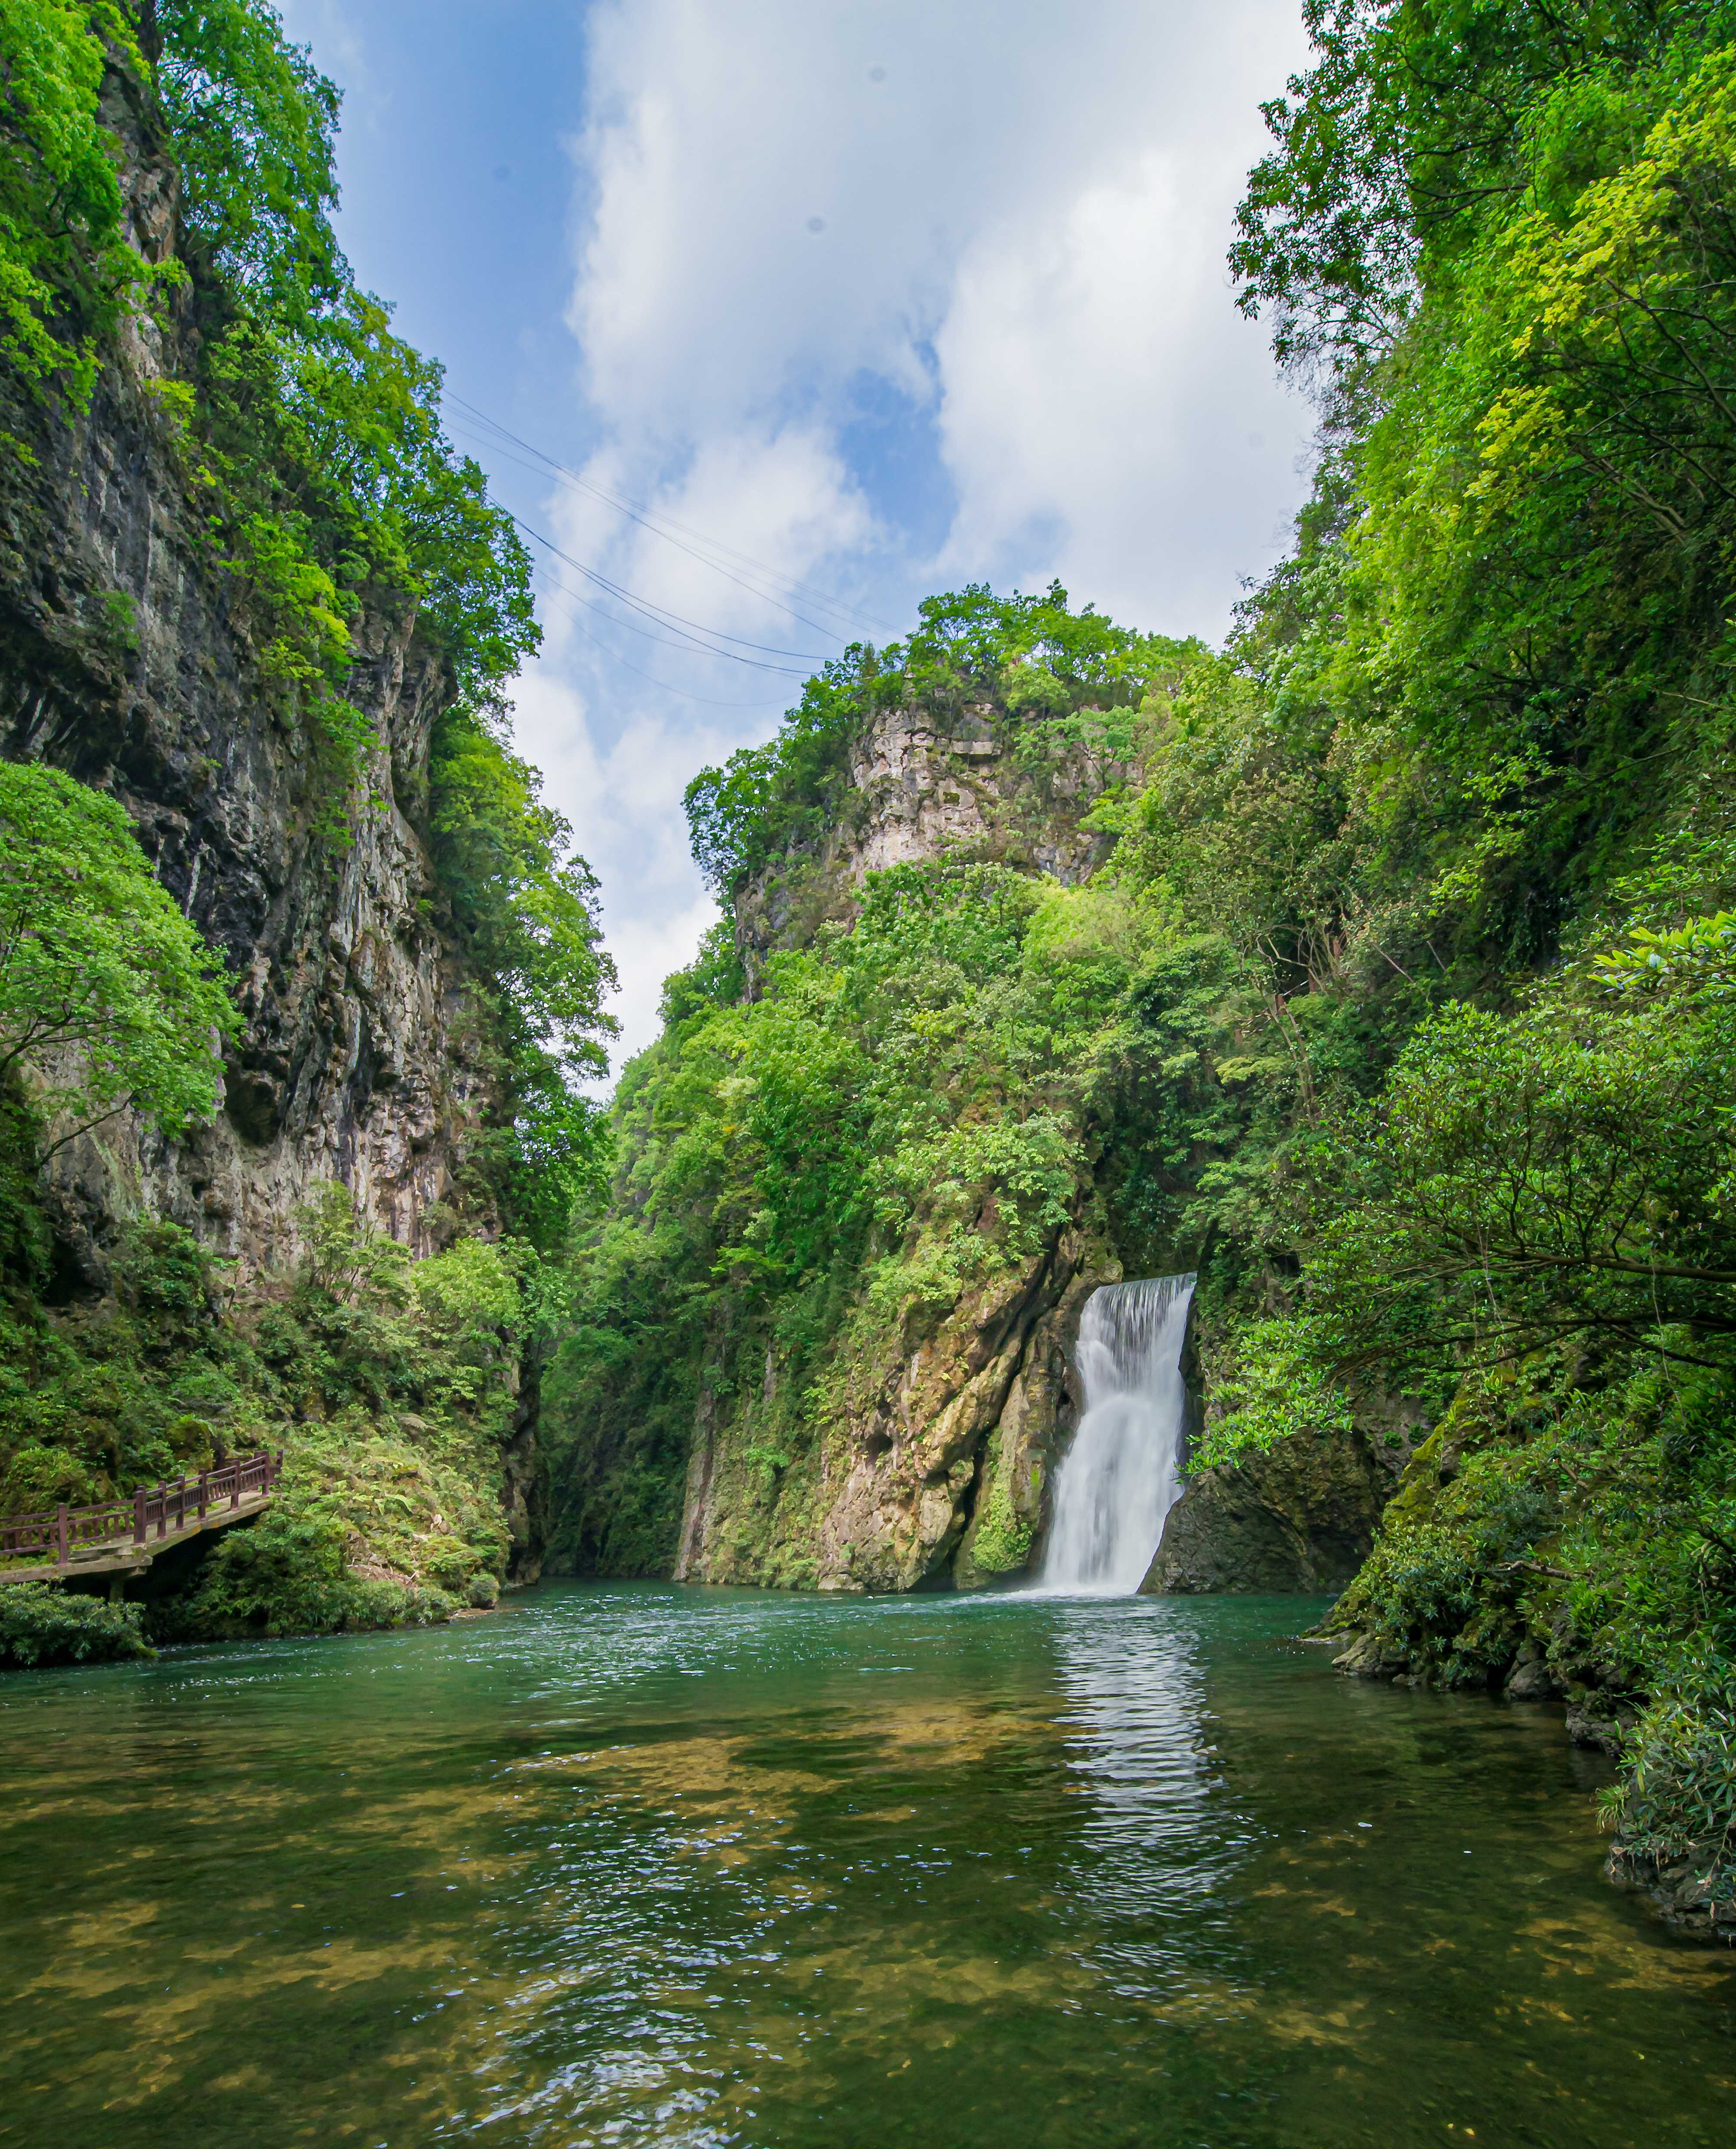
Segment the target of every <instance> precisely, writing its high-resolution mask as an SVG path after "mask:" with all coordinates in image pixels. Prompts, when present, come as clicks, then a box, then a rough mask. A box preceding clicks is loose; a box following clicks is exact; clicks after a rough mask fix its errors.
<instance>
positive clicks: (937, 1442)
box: [675, 1231, 1116, 1590]
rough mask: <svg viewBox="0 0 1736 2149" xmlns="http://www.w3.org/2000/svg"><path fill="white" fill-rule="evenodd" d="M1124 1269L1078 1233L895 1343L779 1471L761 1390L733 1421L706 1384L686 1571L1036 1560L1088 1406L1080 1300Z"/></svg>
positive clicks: (800, 1579) (685, 1531)
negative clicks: (759, 1402) (758, 1405)
mask: <svg viewBox="0 0 1736 2149" xmlns="http://www.w3.org/2000/svg"><path fill="white" fill-rule="evenodd" d="M1115 1277H1116V1271H1115V1266H1114V1263H1113V1258H1112V1257H1111V1256H1109V1255H1108V1253H1107V1251H1106V1250H1105V1249H1104V1248H1103V1247H1102V1246H1100V1245H1099V1244H1098V1243H1097V1242H1096V1241H1091V1240H1088V1239H1086V1238H1084V1237H1083V1236H1081V1235H1079V1233H1076V1232H1074V1231H1062V1232H1061V1233H1059V1236H1058V1237H1057V1239H1056V1241H1055V1242H1054V1245H1053V1246H1051V1247H1050V1249H1049V1251H1047V1252H1046V1253H1045V1254H1044V1255H1042V1256H1039V1258H1037V1259H1036V1260H1034V1261H1031V1262H1030V1263H1029V1264H1028V1265H1027V1266H1025V1267H1024V1269H1022V1270H1019V1271H1013V1272H1011V1273H1009V1274H1008V1275H1006V1276H1000V1277H997V1278H996V1279H995V1280H994V1282H992V1283H991V1284H989V1285H986V1286H984V1287H983V1288H982V1289H981V1290H979V1291H974V1292H972V1293H970V1294H968V1295H967V1296H966V1297H965V1298H964V1299H963V1300H961V1301H959V1305H958V1306H955V1307H954V1309H953V1311H952V1312H951V1313H950V1314H949V1316H947V1318H946V1319H945V1320H944V1321H942V1322H940V1323H939V1324H938V1326H937V1327H936V1328H935V1329H934V1330H933V1332H932V1333H930V1334H928V1335H926V1336H908V1335H905V1336H893V1337H889V1338H888V1339H887V1340H888V1348H887V1349H886V1351H884V1352H883V1355H882V1356H880V1357H879V1358H878V1360H877V1361H875V1362H873V1364H871V1365H867V1366H863V1367H861V1368H860V1369H859V1370H858V1375H857V1377H856V1378H855V1379H854V1380H853V1386H852V1392H851V1396H850V1401H849V1405H848V1408H847V1410H846V1411H845V1412H843V1414H842V1416H841V1417H840V1419H839V1421H838V1422H834V1423H833V1425H831V1426H830V1427H828V1430H827V1432H826V1433H825V1435H824V1437H823V1439H822V1440H821V1441H820V1442H818V1444H817V1446H816V1448H815V1449H814V1451H813V1452H812V1453H811V1454H809V1455H808V1456H804V1457H798V1458H796V1459H794V1461H793V1462H791V1463H790V1464H789V1465H788V1466H787V1467H785V1468H783V1469H782V1470H781V1471H780V1472H777V1475H776V1476H775V1477H773V1476H772V1473H771V1472H770V1471H769V1469H768V1467H767V1465H766V1464H764V1463H763V1462H761V1461H760V1460H759V1459H758V1458H759V1457H760V1455H761V1452H762V1451H760V1450H759V1449H757V1447H755V1445H754V1441H753V1407H752V1402H749V1404H748V1405H747V1408H746V1409H745V1411H743V1412H740V1413H738V1414H737V1416H736V1417H734V1418H733V1419H732V1422H730V1423H729V1424H728V1425H727V1426H720V1424H719V1423H718V1422H717V1416H716V1413H715V1411H714V1410H713V1409H712V1407H710V1406H709V1402H708V1399H707V1398H703V1397H702V1403H701V1409H700V1416H699V1423H698V1426H697V1431H696V1435H695V1439H694V1445H693V1452H692V1460H691V1462H690V1463H689V1466H688V1475H687V1505H686V1512H685V1513H684V1515H683V1517H682V1532H681V1540H680V1552H679V1554H678V1557H677V1565H676V1569H675V1577H676V1579H677V1581H693V1582H714V1583H729V1582H734V1583H752V1582H782V1583H791V1582H793V1583H798V1584H800V1585H802V1586H806V1587H808V1588H820V1589H826V1590H907V1589H915V1588H922V1587H923V1586H924V1585H927V1586H930V1587H933V1586H946V1585H947V1584H948V1583H951V1582H952V1581H954V1579H956V1580H958V1581H959V1582H960V1583H962V1584H964V1586H966V1587H981V1586H983V1585H984V1584H985V1583H991V1582H993V1581H995V1580H996V1579H998V1578H1000V1577H1001V1576H1002V1575H1004V1574H1010V1573H1020V1572H1023V1570H1024V1567H1025V1565H1026V1563H1027V1561H1028V1559H1029V1557H1030V1555H1031V1553H1032V1552H1033V1550H1034V1547H1035V1545H1036V1544H1037V1543H1038V1542H1039V1539H1040V1536H1041V1532H1042V1529H1043V1527H1044V1524H1045V1522H1046V1521H1047V1519H1048V1501H1049V1480H1050V1476H1051V1472H1052V1468H1053V1457H1054V1453H1055V1452H1056V1450H1057V1449H1058V1447H1059V1446H1060V1445H1062V1444H1064V1440H1065V1437H1066V1436H1067V1434H1068V1433H1069V1432H1071V1430H1072V1427H1073V1424H1074V1419H1075V1417H1076V1413H1077V1410H1078V1407H1079V1397H1078V1394H1077V1392H1076V1382H1075V1376H1074V1371H1073V1345H1074V1341H1075V1340H1076V1338H1077V1336H1078V1330H1079V1314H1080V1311H1081V1310H1082V1309H1083V1306H1084V1301H1085V1300H1086V1298H1087V1297H1089V1295H1090V1293H1091V1291H1092V1290H1093V1289H1094V1287H1095V1286H1096V1285H1097V1284H1099V1283H1101V1282H1104V1281H1115ZM770 1377H771V1374H770V1369H769V1367H768V1379H769V1378H770ZM986 1522H994V1525H995V1526H994V1527H993V1528H992V1529H990V1530H989V1531H987V1532H985V1528H984V1525H985V1523H986Z"/></svg>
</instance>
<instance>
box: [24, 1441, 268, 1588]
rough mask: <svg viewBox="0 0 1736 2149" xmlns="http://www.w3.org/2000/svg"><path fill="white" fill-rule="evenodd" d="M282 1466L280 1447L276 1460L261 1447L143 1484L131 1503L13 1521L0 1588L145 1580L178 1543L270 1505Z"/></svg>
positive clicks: (50, 1510) (52, 1512)
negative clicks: (98, 1578)
mask: <svg viewBox="0 0 1736 2149" xmlns="http://www.w3.org/2000/svg"><path fill="white" fill-rule="evenodd" d="M283 1468H284V1457H283V1451H282V1449H281V1448H279V1451H278V1452H277V1453H276V1454H275V1455H273V1454H270V1453H269V1452H267V1451H266V1450H264V1449H263V1448H262V1449H261V1450H260V1451H259V1453H258V1454H257V1455H249V1456H244V1457H241V1458H240V1459H239V1461H237V1462H225V1463H224V1464H223V1465H221V1467H219V1468H218V1469H215V1470H201V1471H200V1472H199V1475H198V1477H182V1478H179V1479H178V1480H177V1481H176V1482H175V1483H174V1484H173V1485H148V1486H147V1485H141V1486H140V1487H139V1488H138V1491H137V1492H134V1494H133V1497H132V1498H131V1499H130V1500H113V1501H110V1502H109V1503H108V1505H107V1506H106V1507H65V1506H61V1507H50V1508H48V1509H47V1510H46V1511H45V1512H43V1513H42V1514H39V1515H14V1516H13V1517H11V1518H10V1519H9V1520H8V1521H5V1522H0V1582H56V1581H61V1582H64V1581H66V1580H68V1579H69V1578H72V1577H74V1576H78V1575H86V1574H143V1572H144V1570H145V1569H146V1568H148V1566H149V1565H150V1563H151V1562H152V1561H153V1559H154V1558H156V1557H157V1555H158V1553H160V1552H165V1551H167V1550H168V1548H169V1546H170V1545H171V1544H180V1543H185V1541H186V1540H187V1539H188V1538H194V1537H198V1536H199V1534H200V1533H201V1532H203V1531H207V1530H223V1529H227V1528H228V1527H229V1525H230V1523H231V1522H247V1521H249V1520H250V1519H251V1518H252V1517H254V1515H257V1514H258V1513H259V1511H260V1510H261V1509H262V1508H264V1507H269V1506H270V1504H271V1502H272V1497H273V1495H274V1492H275V1491H276V1487H277V1482H278V1480H279V1477H281V1476H282V1475H283ZM33 1555H34V1557H33ZM15 1563H17V1564H15Z"/></svg>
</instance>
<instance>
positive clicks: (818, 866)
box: [735, 698, 1138, 983]
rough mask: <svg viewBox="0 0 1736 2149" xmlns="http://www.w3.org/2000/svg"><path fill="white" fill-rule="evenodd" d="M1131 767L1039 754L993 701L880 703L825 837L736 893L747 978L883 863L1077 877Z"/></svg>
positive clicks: (1093, 852) (1101, 841) (841, 907)
mask: <svg viewBox="0 0 1736 2149" xmlns="http://www.w3.org/2000/svg"><path fill="white" fill-rule="evenodd" d="M1137 775H1138V771H1137V769H1136V768H1135V767H1132V766H1131V765H1124V764H1121V763H1119V762H1110V763H1105V762H1098V761H1095V760H1094V759H1093V758H1092V757H1089V756H1088V755H1086V754H1085V753H1084V752H1080V751H1079V749H1078V748H1076V747H1062V746H1059V745H1058V746H1057V747H1055V748H1054V750H1053V751H1045V752H1041V753H1035V752H1032V751H1031V749H1030V735H1029V732H1026V731H1023V730H1022V729H1021V727H1020V726H1019V723H1018V722H1017V720H1016V718H1014V717H1009V714H1008V712H1006V711H1005V710H1004V709H1003V708H1001V707H999V706H997V705H996V704H995V703H994V702H973V703H970V704H969V705H967V706H966V707H964V709H962V710H960V711H959V712H956V713H949V712H944V711H942V710H937V709H935V708H933V707H928V706H927V705H926V704H924V703H923V702H920V701H918V700H916V699H913V698H911V699H906V700H905V701H903V702H899V703H898V704H897V705H896V706H895V707H892V708H888V709H880V710H877V711H876V712H874V714H873V717H871V718H870V720H869V721H868V723H867V724H866V725H864V727H863V730H862V732H861V733H860V735H859V736H858V737H857V739H856V740H855V741H854V742H853V746H852V748H851V752H850V757H849V782H848V790H847V791H846V793H845V794H844V798H843V803H842V806H841V808H840V809H839V811H838V813H837V814H836V815H835V817H834V818H833V822H832V825H831V826H830V828H828V831H827V833H826V835H825V837H824V838H823V840H822V841H820V842H819V843H817V844H816V845H814V846H813V848H808V849H801V850H796V851H793V852H792V853H790V854H789V855H788V856H787V857H785V858H780V859H778V860H777V863H775V864H774V865H772V867H770V868H767V870H766V871H765V872H764V873H761V874H760V875H759V876H758V877H757V878H756V879H755V880H754V881H753V882H752V883H751V884H750V885H749V886H748V887H747V888H744V889H743V890H742V892H741V893H739V894H738V895H737V898H736V899H735V920H736V944H737V949H738V951H739V952H740V954H741V956H742V963H743V965H744V967H745V969H746V970H747V975H748V978H749V980H750V983H752V981H754V980H756V979H757V976H758V974H759V972H760V969H761V968H762V965H763V963H764V960H765V957H766V955H767V954H768V953H769V952H770V951H771V950H772V949H777V948H782V947H791V946H796V945H799V944H802V943H803V942H804V941H807V940H808V939H812V938H813V934H815V933H816V931H818V929H819V927H820V926H821V925H823V924H826V923H828V922H830V921H833V920H848V919H850V918H853V915H854V898H855V895H856V893H857V891H858V889H859V888H861V886H862V883H863V876H864V875H865V874H868V873H874V872H878V871H881V870H882V869H883V868H885V867H888V866H893V865H905V864H912V863H918V862H919V861H920V860H922V859H924V858H938V857H939V856H940V855H941V853H943V852H956V853H960V854H962V855H964V856H967V857H971V858H985V859H995V860H998V861H1001V862H1004V863H1008V864H1010V865H1016V866H1019V867H1022V868H1024V869H1026V870H1027V871H1029V872H1032V873H1049V874H1052V875H1053V876H1054V878H1056V879H1057V880H1059V881H1063V882H1065V883H1068V884H1069V885H1071V884H1074V883H1078V882H1079V881H1082V880H1084V879H1087V878H1089V876H1090V874H1091V873H1094V871H1095V870H1096V868H1098V867H1099V865H1100V864H1101V863H1103V861H1104V858H1106V857H1107V856H1108V854H1109V851H1110V843H1111V839H1110V838H1109V837H1107V836H1104V835H1103V834H1100V833H1095V832H1093V831H1091V830H1089V829H1087V828H1082V827H1081V826H1080V823H1081V821H1082V819H1083V818H1084V815H1085V813H1087V812H1088V811H1089V808H1090V807H1091V806H1092V805H1093V804H1094V802H1095V801H1096V799H1097V798H1099V797H1100V796H1101V794H1102V793H1103V792H1104V790H1105V789H1107V788H1109V786H1110V784H1111V783H1125V782H1130V781H1132V780H1134V779H1135V778H1136V777H1137Z"/></svg>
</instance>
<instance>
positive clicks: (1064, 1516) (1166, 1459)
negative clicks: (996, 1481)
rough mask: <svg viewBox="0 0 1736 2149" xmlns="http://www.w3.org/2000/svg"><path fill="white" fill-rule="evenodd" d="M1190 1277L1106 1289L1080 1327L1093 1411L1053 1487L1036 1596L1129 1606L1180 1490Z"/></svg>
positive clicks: (1088, 1409)
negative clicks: (1116, 1600) (1117, 1600)
mask: <svg viewBox="0 0 1736 2149" xmlns="http://www.w3.org/2000/svg"><path fill="white" fill-rule="evenodd" d="M1194 1283H1195V1279H1194V1277H1192V1276H1151V1277H1148V1278H1146V1279H1145V1280H1144V1281H1140V1282H1138V1283H1115V1284H1105V1285H1104V1286H1103V1288H1102V1289H1101V1290H1099V1291H1094V1292H1093V1293H1092V1294H1091V1296H1090V1299H1089V1301H1088V1302H1087V1304H1086V1306H1085V1311H1084V1319H1083V1320H1082V1321H1080V1323H1079V1373H1080V1376H1081V1378H1082V1379H1083V1381H1084V1390H1085V1408H1084V1415H1083V1416H1082V1417H1081V1418H1080V1419H1079V1431H1078V1432H1076V1433H1075V1434H1074V1437H1073V1444H1072V1446H1071V1447H1069V1449H1068V1451H1067V1452H1066V1455H1065V1456H1064V1457H1063V1459H1062V1462H1061V1467H1060V1470H1059V1474H1058V1476H1057V1477H1056V1480H1055V1500H1054V1522H1052V1523H1051V1524H1050V1526H1049V1544H1048V1548H1047V1549H1046V1550H1045V1552H1044V1556H1043V1570H1042V1573H1041V1576H1040V1578H1039V1588H1043V1589H1044V1590H1046V1591H1049V1592H1052V1593H1055V1594H1057V1595H1064V1596H1095V1597H1130V1596H1131V1595H1132V1594H1133V1593H1134V1592H1135V1590H1136V1589H1137V1588H1139V1586H1140V1583H1141V1582H1143V1581H1144V1579H1145V1570H1146V1568H1148V1567H1150V1564H1151V1561H1152V1557H1153V1555H1154V1554H1155V1552H1156V1550H1157V1546H1158V1540H1159V1538H1160V1537H1161V1536H1162V1535H1163V1527H1164V1517H1165V1516H1166V1515H1167V1514H1168V1513H1169V1512H1170V1508H1171V1507H1174V1506H1175V1502H1176V1500H1177V1498H1178V1497H1180V1491H1181V1437H1182V1427H1183V1416H1184V1412H1185V1407H1186V1402H1187V1392H1186V1389H1185V1387H1184V1385H1183V1382H1182V1378H1181V1346H1182V1344H1183V1341H1185V1337H1186V1335H1187V1316H1188V1307H1189V1306H1190V1304H1191V1302H1192V1300H1193V1296H1194Z"/></svg>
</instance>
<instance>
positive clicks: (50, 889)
mask: <svg viewBox="0 0 1736 2149" xmlns="http://www.w3.org/2000/svg"><path fill="white" fill-rule="evenodd" d="M220 978H221V973H220V971H219V966H218V964H217V962H216V960H215V959H214V957H213V955H212V954H211V953H210V951H209V949H207V948H206V946H205V944H204V942H203V941H202V940H201V939H200V938H199V934H198V933H197V932H196V931H195V930H194V928H193V927H192V926H191V925H189V924H188V922H187V920H186V919H185V918H184V917H183V916H182V915H181V913H180V912H179V910H178V909H177V908H175V905H174V900H173V899H172V898H171V897H170V896H169V893H168V891H167V890H166V889H164V888H161V887H160V886H159V884H158V883H157V880H156V878H154V876H153V873H152V872H151V868H150V864H149V862H148V860H147V858H145V855H144V853H143V851H142V850H141V849H140V848H139V846H138V838H137V837H136V836H135V835H134V834H133V830H132V828H131V826H130V824H129V823H128V819H127V817H126V815H125V813H123V811H122V810H121V808H120V807H119V806H118V805H117V804H116V803H115V801H114V800H113V799H112V798H104V797H103V794H102V793H100V792H98V791H93V790H91V789H90V788H88V785H85V784H83V783H76V782H74V780H73V778H71V777H69V776H67V775H64V774H63V773H62V772H61V771H60V770H59V769H56V768H45V767H41V766H39V765H38V764H37V763H34V762H24V763H23V764H20V763H18V762H0V1085H6V1084H8V1082H10V1081H12V1080H17V1079H18V1078H20V1077H22V1078H23V1080H24V1082H25V1084H26V1085H27V1087H28V1094H29V1096H30V1100H31V1103H32V1105H33V1108H34V1110H36V1112H37V1114H38V1115H39V1116H40V1117H41V1118H43V1119H44V1120H50V1121H53V1122H54V1123H55V1126H54V1136H55V1138H54V1140H53V1144H52V1146H53V1147H57V1148H58V1147H59V1146H61V1145H63V1144H64V1143H65V1142H67V1141H69V1140H72V1139H73V1135H74V1134H76V1133H78V1132H81V1131H83V1130H84V1129H85V1128H86V1127H88V1126H91V1125H95V1124H96V1123H97V1122H98V1121H99V1120H103V1119H104V1118H108V1117H112V1116H113V1115H114V1114H115V1113H116V1112H118V1111H119V1110H121V1109H122V1108H123V1106H125V1105H131V1106H132V1107H133V1110H136V1111H138V1112H142V1113H143V1114H145V1115H148V1116H152V1117H154V1118H155V1119H157V1120H158V1121H159V1123H160V1124H161V1125H162V1126H163V1128H164V1130H165V1131H166V1132H168V1133H170V1134H174V1133H179V1131H180V1130H182V1129H183V1128H184V1126H185V1125H187V1123H188V1122H189V1120H200V1119H209V1117H210V1115H211V1114H212V1113H213V1112H214V1111H215V1110H216V1109H217V1105H218V1104H219V1100H220V1099H221V1096H222V1093H223V1069H222V1064H221V1062H220V1061H219V1058H218V1056H217V1047H218V1045H219V1042H220V1040H221V1039H224V1038H225V1037H228V1036H230V1035H233V1034H234V1032H235V1030H236V1029H238V1028H239V1018H238V1016H237V1015H236V1014H235V1011H234V1008H233V1007H232V1006H231V1005H230V1004H229V995H228V994H227V993H226V992H225V991H224V987H223V984H222V983H221V982H220Z"/></svg>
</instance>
